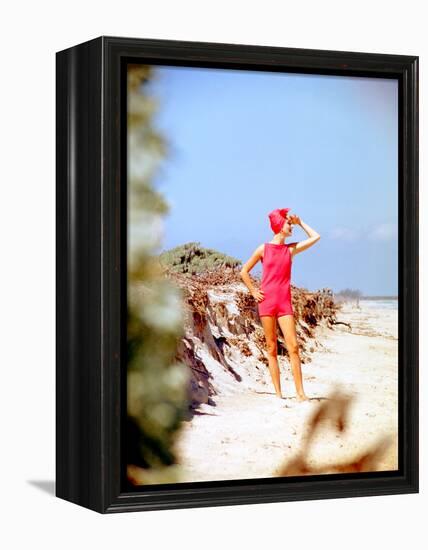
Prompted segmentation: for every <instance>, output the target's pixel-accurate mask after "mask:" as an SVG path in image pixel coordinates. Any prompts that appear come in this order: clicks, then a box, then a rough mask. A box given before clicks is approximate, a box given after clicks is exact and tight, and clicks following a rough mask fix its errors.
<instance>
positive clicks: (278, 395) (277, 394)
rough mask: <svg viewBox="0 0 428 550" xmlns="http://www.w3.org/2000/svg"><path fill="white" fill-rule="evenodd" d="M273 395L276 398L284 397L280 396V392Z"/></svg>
mask: <svg viewBox="0 0 428 550" xmlns="http://www.w3.org/2000/svg"><path fill="white" fill-rule="evenodd" d="M275 396H276V397H277V398H278V399H284V398H283V397H282V394H280V393H276V394H275Z"/></svg>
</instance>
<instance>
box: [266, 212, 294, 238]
mask: <svg viewBox="0 0 428 550" xmlns="http://www.w3.org/2000/svg"><path fill="white" fill-rule="evenodd" d="M289 210H290V209H289V208H277V209H276V210H272V212H271V213H270V214H269V220H270V226H271V228H272V231H273V232H274V233H275V234H276V233H279V232H280V231H281V229H282V226H283V225H284V223H285V217H286V216H287V212H288V211H289Z"/></svg>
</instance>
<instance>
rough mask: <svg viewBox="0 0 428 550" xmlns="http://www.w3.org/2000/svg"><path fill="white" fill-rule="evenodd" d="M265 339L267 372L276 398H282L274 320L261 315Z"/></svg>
mask: <svg viewBox="0 0 428 550" xmlns="http://www.w3.org/2000/svg"><path fill="white" fill-rule="evenodd" d="M260 320H261V322H262V326H263V330H264V333H265V338H266V349H267V354H268V363H269V371H270V375H271V377H272V382H273V385H274V388H275V393H276V395H277V397H280V398H282V394H281V380H280V375H279V367H278V357H277V356H278V345H277V342H278V341H277V328H276V318H275V317H269V316H265V315H263V316H262V317H260Z"/></svg>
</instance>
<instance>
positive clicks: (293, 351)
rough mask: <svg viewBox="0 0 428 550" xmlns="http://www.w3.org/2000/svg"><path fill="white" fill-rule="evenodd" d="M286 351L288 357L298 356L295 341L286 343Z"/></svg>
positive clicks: (297, 347)
mask: <svg viewBox="0 0 428 550" xmlns="http://www.w3.org/2000/svg"><path fill="white" fill-rule="evenodd" d="M287 351H288V354H289V355H299V344H298V343H297V340H293V341H292V342H288V343H287Z"/></svg>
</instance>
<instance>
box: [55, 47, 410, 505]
mask: <svg viewBox="0 0 428 550" xmlns="http://www.w3.org/2000/svg"><path fill="white" fill-rule="evenodd" d="M418 61H419V58H418V57H417V56H407V55H387V54H379V53H360V52H344V51H322V50H310V49H296V48H278V47H266V46H254V45H236V44H220V43H218V44H217V43H200V42H181V41H172V40H151V39H137V38H121V37H111V36H101V37H98V38H95V39H93V40H90V41H88V42H85V43H82V44H79V45H76V46H74V47H71V48H68V49H65V50H63V51H60V52H57V53H56V257H57V260H56V297H57V301H56V496H57V497H60V498H62V499H65V500H68V501H70V502H73V503H76V504H79V505H81V506H84V507H87V508H90V509H92V510H95V511H97V512H100V513H110V512H125V511H137V510H156V509H167V508H169V509H171V508H190V507H201V506H221V505H233V504H251V503H263V502H281V501H293V500H309V499H326V498H343V497H357V496H374V495H392V494H403V493H416V492H418V478H419V473H418V153H419V152H418V116H419V114H418ZM128 62H141V63H153V64H168V65H182V66H197V67H219V68H233V69H246V70H254V71H263V70H269V71H287V72H298V73H310V74H324V75H330V74H333V75H347V76H352V75H354V76H369V77H382V78H396V79H398V83H399V155H398V156H399V167H398V174H399V185H398V188H399V197H398V202H399V231H398V235H399V243H398V250H399V268H398V269H399V273H398V281H399V312H398V316H399V396H398V398H399V399H398V401H399V469H398V470H397V471H394V472H372V473H365V474H362V473H361V474H355V475H353V474H352V475H351V474H343V475H332V476H311V477H310V478H309V477H292V478H280V479H263V480H258V479H254V480H239V481H236V482H235V481H232V482H229V481H224V482H210V483H208V482H207V483H184V484H179V485H174V486H172V485H171V486H169V485H168V486H153V487H150V486H146V487H141V489H140V490H132V491H131V490H127V489H126V486H125V484H124V476H123V471H124V467H123V466H124V463H123V458H124V457H123V437H124V430H123V427H124V424H123V417H124V407H125V405H126V391H125V384H124V371H125V369H126V357H125V350H124V345H123V342H124V336H126V335H124V331H125V330H126V328H124V326H125V323H124V318H125V317H124V315H125V314H126V299H125V298H124V297H126V263H124V258H125V254H124V248H126V219H124V218H126V216H125V214H124V201H125V200H126V166H125V165H124V150H125V149H126V123H124V117H123V101H124V97H125V96H126V84H124V82H125V79H124V67H126V63H128Z"/></svg>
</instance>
